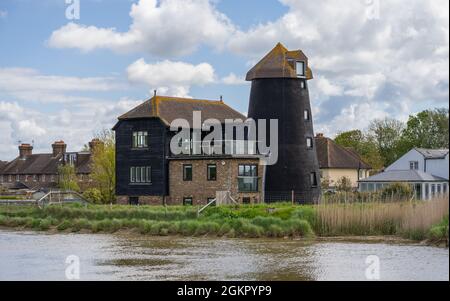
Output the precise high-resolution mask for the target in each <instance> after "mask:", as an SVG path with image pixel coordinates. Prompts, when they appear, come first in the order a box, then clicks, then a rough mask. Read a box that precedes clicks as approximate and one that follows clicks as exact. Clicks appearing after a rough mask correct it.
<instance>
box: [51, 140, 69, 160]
mask: <svg viewBox="0 0 450 301" xmlns="http://www.w3.org/2000/svg"><path fill="white" fill-rule="evenodd" d="M52 148H53V157H56V156H58V155H59V154H65V153H66V150H67V144H66V143H64V141H62V140H61V141H55V143H53V144H52Z"/></svg>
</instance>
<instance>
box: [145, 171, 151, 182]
mask: <svg viewBox="0 0 450 301" xmlns="http://www.w3.org/2000/svg"><path fill="white" fill-rule="evenodd" d="M145 169H146V182H147V183H151V182H152V168H151V167H146V168H145Z"/></svg>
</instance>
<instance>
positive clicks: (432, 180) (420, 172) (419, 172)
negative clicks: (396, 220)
mask: <svg viewBox="0 0 450 301" xmlns="http://www.w3.org/2000/svg"><path fill="white" fill-rule="evenodd" d="M448 156H449V150H448V149H442V150H431V149H421V148H414V149H412V150H410V151H409V152H408V153H407V154H405V155H404V156H403V157H401V158H400V159H398V160H397V161H396V162H394V163H393V164H392V165H390V166H389V167H388V168H386V169H385V171H384V172H382V173H380V174H377V175H375V176H372V177H369V178H366V179H363V180H361V181H359V190H360V191H362V192H364V191H366V192H376V191H379V190H382V189H383V188H385V187H386V186H388V185H390V184H392V183H408V184H409V185H411V187H412V188H413V189H414V191H415V192H416V197H417V199H424V200H429V199H431V198H432V197H434V196H436V195H440V194H448V191H449V188H448V183H449V160H448Z"/></svg>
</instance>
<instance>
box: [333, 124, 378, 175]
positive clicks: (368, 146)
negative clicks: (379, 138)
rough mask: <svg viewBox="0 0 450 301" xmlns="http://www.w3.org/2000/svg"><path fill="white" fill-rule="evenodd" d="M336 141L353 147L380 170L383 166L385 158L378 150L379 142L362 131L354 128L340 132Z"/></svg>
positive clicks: (368, 162)
mask: <svg viewBox="0 0 450 301" xmlns="http://www.w3.org/2000/svg"><path fill="white" fill-rule="evenodd" d="M335 142H336V143H337V144H338V145H340V146H343V147H348V148H352V149H353V150H354V151H356V152H357V153H358V154H359V155H360V156H361V159H362V160H363V161H364V162H366V163H367V164H369V165H370V166H372V168H373V169H376V170H379V169H382V168H383V166H384V159H383V158H382V157H381V155H380V152H379V151H378V148H377V144H376V143H375V142H374V141H373V139H371V138H370V137H368V135H367V134H364V133H363V132H362V131H360V130H353V131H348V132H343V133H340V134H338V135H337V136H336V138H335Z"/></svg>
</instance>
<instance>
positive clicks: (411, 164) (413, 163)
mask: <svg viewBox="0 0 450 301" xmlns="http://www.w3.org/2000/svg"><path fill="white" fill-rule="evenodd" d="M409 169H411V170H419V162H418V161H411V162H409Z"/></svg>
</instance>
